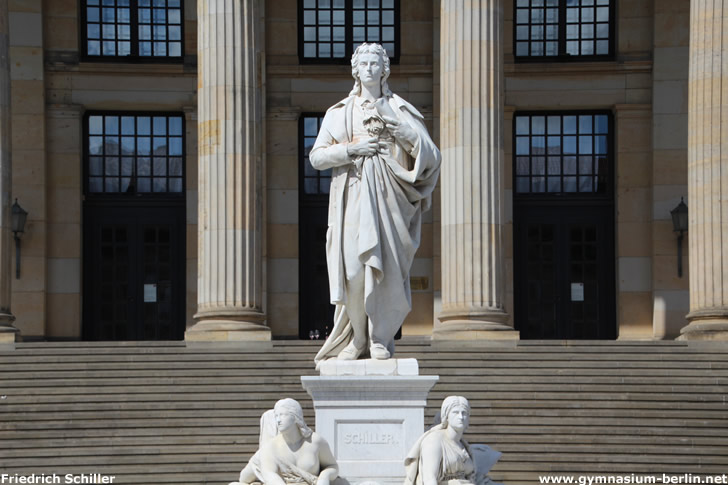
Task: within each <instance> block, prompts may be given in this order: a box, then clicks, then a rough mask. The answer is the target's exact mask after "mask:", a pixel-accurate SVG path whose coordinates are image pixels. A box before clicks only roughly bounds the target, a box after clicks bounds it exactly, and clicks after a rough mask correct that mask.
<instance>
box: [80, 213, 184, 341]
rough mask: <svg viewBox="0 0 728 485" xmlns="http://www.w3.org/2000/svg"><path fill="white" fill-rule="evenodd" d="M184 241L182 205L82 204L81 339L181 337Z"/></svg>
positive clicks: (159, 338) (174, 338)
mask: <svg viewBox="0 0 728 485" xmlns="http://www.w3.org/2000/svg"><path fill="white" fill-rule="evenodd" d="M184 241H185V218H184V206H179V205H171V206H161V207H148V206H146V207H142V206H140V207H134V206H131V207H130V206H126V207H123V206H122V207H114V206H108V205H99V206H86V207H85V208H84V294H83V301H84V306H83V333H84V339H86V340H180V339H182V338H183V336H184V328H185V322H184V320H185V319H184V301H185V300H184V294H185V283H184V281H185V280H184V272H185V258H184V256H185V250H184V248H185V244H184Z"/></svg>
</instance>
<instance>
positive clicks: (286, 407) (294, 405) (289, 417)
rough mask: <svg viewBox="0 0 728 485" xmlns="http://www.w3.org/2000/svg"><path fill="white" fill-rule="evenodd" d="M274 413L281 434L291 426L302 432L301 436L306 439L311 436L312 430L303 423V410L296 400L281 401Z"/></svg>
mask: <svg viewBox="0 0 728 485" xmlns="http://www.w3.org/2000/svg"><path fill="white" fill-rule="evenodd" d="M273 412H274V413H275V415H276V424H277V426H278V431H279V432H282V431H285V430H287V429H288V428H289V427H290V426H293V425H295V426H297V427H298V429H299V431H301V435H303V437H304V438H308V437H309V436H311V433H312V431H311V428H309V427H308V426H306V423H305V422H304V421H303V409H301V405H300V404H298V401H296V400H295V399H290V398H285V399H281V400H280V401H278V402H277V403H276V405H275V406H274V407H273Z"/></svg>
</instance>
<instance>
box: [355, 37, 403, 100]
mask: <svg viewBox="0 0 728 485" xmlns="http://www.w3.org/2000/svg"><path fill="white" fill-rule="evenodd" d="M361 54H377V55H378V56H379V58H380V59H381V60H382V80H381V84H382V96H391V95H392V91H391V90H390V89H389V85H388V84H387V78H388V77H389V74H390V72H391V71H390V69H389V56H388V55H387V51H386V50H385V49H384V47H382V46H381V45H380V44H376V43H367V42H364V43H363V44H361V45H360V46H359V47H357V48H356V50H355V51H354V55H352V56H351V75H352V76H353V77H354V89H352V90H351V92H350V93H349V96H354V95H358V94H360V93H361V80H359V71H358V66H359V56H360V55H361Z"/></svg>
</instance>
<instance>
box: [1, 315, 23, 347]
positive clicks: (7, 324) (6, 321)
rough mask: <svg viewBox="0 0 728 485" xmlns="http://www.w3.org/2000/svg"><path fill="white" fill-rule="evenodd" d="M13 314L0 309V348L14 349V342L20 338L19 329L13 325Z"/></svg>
mask: <svg viewBox="0 0 728 485" xmlns="http://www.w3.org/2000/svg"><path fill="white" fill-rule="evenodd" d="M14 321H15V316H14V315H13V314H12V313H10V312H8V311H5V310H2V311H0V349H8V348H9V349H14V348H15V342H20V341H21V340H22V338H21V336H20V330H18V329H17V328H16V327H14V326H13V322H14Z"/></svg>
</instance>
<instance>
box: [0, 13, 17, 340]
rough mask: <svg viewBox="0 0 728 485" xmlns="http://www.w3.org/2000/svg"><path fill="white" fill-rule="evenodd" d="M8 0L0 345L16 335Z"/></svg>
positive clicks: (1, 143)
mask: <svg viewBox="0 0 728 485" xmlns="http://www.w3.org/2000/svg"><path fill="white" fill-rule="evenodd" d="M8 34H9V30H8V1H7V0H0V346H3V347H7V346H12V345H14V343H15V341H16V340H17V339H18V338H19V335H20V334H19V332H18V329H17V328H15V327H14V326H13V322H14V321H15V316H13V314H12V312H11V311H10V289H11V287H10V285H11V281H12V279H11V278H12V276H11V275H13V274H14V273H15V272H14V271H13V270H12V269H11V268H12V266H11V264H12V260H13V258H12V256H13V254H14V251H15V247H14V245H13V239H12V235H11V232H10V229H11V215H10V207H11V206H12V202H11V201H12V199H11V183H12V162H11V158H10V157H11V151H10V62H9V35H8Z"/></svg>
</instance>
